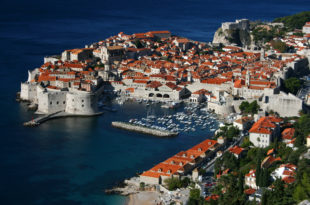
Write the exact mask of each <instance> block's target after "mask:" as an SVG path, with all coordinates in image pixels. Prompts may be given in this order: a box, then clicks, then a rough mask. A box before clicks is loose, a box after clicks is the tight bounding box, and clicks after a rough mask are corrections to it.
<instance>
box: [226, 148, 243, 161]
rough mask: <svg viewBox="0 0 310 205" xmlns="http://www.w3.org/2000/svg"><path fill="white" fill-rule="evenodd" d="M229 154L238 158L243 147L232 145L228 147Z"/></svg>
mask: <svg viewBox="0 0 310 205" xmlns="http://www.w3.org/2000/svg"><path fill="white" fill-rule="evenodd" d="M228 151H229V152H230V153H231V154H233V155H234V156H235V157H236V158H237V159H239V158H240V157H241V155H242V153H243V152H244V149H243V148H241V147H239V146H237V145H236V146H234V147H231V148H229V150H228Z"/></svg>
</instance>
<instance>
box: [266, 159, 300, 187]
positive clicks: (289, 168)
mask: <svg viewBox="0 0 310 205" xmlns="http://www.w3.org/2000/svg"><path fill="white" fill-rule="evenodd" d="M296 170H297V167H296V165H294V164H290V163H288V164H281V165H280V166H279V167H278V168H277V169H276V170H274V171H273V172H272V173H271V177H272V178H273V180H276V179H277V178H279V179H282V180H283V181H284V182H286V183H289V184H290V183H292V182H294V181H295V175H296Z"/></svg>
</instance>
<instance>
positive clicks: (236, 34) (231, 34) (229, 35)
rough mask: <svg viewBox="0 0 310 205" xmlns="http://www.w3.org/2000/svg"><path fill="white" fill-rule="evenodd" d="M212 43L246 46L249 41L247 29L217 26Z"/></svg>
mask: <svg viewBox="0 0 310 205" xmlns="http://www.w3.org/2000/svg"><path fill="white" fill-rule="evenodd" d="M212 43H213V44H223V45H238V46H248V45H250V43H251V35H250V33H249V30H241V29H226V30H223V29H222V28H219V29H218V30H217V31H216V32H215V33H214V37H213V41H212Z"/></svg>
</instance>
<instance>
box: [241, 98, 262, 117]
mask: <svg viewBox="0 0 310 205" xmlns="http://www.w3.org/2000/svg"><path fill="white" fill-rule="evenodd" d="M239 108H240V110H241V112H242V113H244V114H252V115H254V114H256V113H257V112H258V110H259V105H258V104H257V101H256V100H254V101H253V102H251V103H249V102H248V101H243V102H242V103H241V104H240V106H239Z"/></svg>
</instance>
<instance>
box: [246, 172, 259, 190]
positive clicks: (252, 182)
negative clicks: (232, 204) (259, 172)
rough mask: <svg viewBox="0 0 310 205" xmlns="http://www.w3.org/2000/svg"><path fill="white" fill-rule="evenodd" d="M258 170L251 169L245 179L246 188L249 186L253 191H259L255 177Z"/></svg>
mask: <svg viewBox="0 0 310 205" xmlns="http://www.w3.org/2000/svg"><path fill="white" fill-rule="evenodd" d="M255 172H256V170H255V169H251V170H250V172H249V173H247V174H246V175H245V177H244V184H245V185H246V186H249V187H250V188H252V189H257V188H258V187H257V186H256V175H255Z"/></svg>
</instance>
